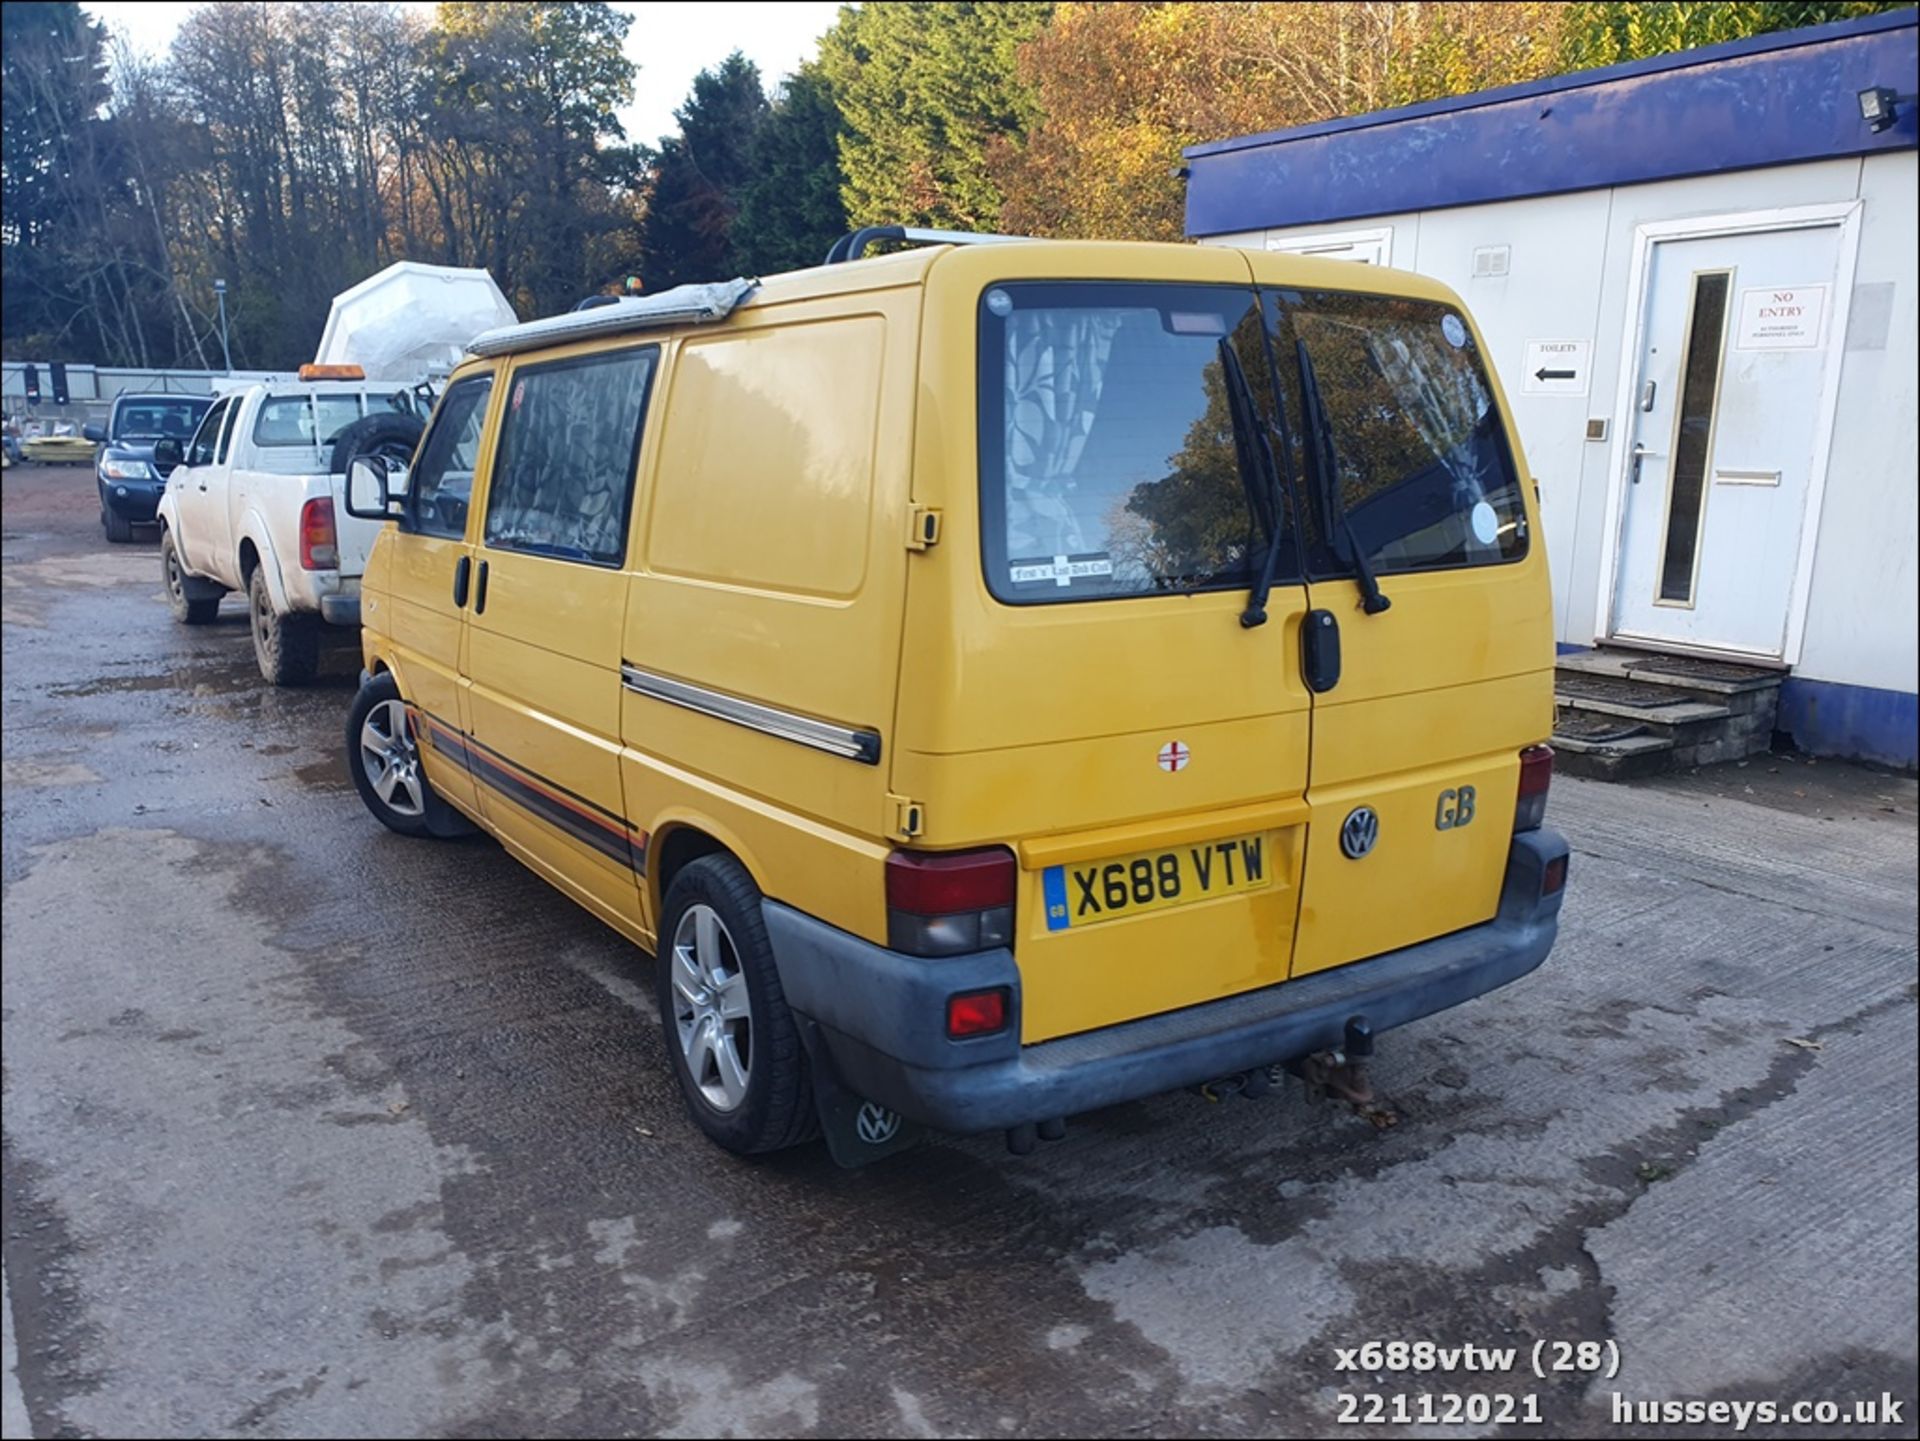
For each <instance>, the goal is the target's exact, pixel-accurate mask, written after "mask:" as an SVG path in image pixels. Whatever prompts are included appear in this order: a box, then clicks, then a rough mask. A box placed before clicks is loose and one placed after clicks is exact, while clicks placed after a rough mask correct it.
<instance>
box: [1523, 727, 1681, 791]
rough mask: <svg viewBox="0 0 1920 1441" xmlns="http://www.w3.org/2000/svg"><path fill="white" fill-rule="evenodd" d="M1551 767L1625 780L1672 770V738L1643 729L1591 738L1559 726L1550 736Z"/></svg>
mask: <svg viewBox="0 0 1920 1441" xmlns="http://www.w3.org/2000/svg"><path fill="white" fill-rule="evenodd" d="M1553 767H1554V769H1555V770H1556V771H1559V772H1561V773H1563V774H1565V775H1573V776H1584V777H1586V778H1587V779H1589V780H1598V781H1624V780H1632V779H1634V778H1635V777H1638V776H1648V775H1657V774H1658V773H1659V772H1661V771H1665V770H1671V769H1673V740H1672V738H1671V737H1669V736H1657V735H1652V734H1649V733H1646V732H1640V733H1637V734H1628V735H1624V736H1620V737H1618V738H1615V739H1604V740H1591V739H1586V738H1584V737H1581V736H1578V735H1570V734H1567V733H1564V732H1562V731H1560V730H1558V729H1556V730H1555V731H1554V735H1553Z"/></svg>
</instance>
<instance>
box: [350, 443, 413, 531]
mask: <svg viewBox="0 0 1920 1441" xmlns="http://www.w3.org/2000/svg"><path fill="white" fill-rule="evenodd" d="M406 494H407V473H406V471H405V470H404V469H401V470H399V471H398V472H397V473H396V471H395V469H394V467H393V466H391V465H389V464H388V462H387V458H386V457H385V456H384V455H356V456H355V457H354V458H353V461H352V463H351V464H349V465H348V466H347V495H346V502H347V514H348V515H355V516H358V517H359V518H360V519H362V520H393V519H395V518H396V517H397V516H399V515H400V513H401V512H400V511H399V510H398V509H397V508H396V507H395V505H394V502H395V501H397V500H398V501H404V500H405V498H406Z"/></svg>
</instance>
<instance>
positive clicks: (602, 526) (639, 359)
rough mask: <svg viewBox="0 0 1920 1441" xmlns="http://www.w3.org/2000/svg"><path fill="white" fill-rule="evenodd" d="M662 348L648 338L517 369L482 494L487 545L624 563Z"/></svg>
mask: <svg viewBox="0 0 1920 1441" xmlns="http://www.w3.org/2000/svg"><path fill="white" fill-rule="evenodd" d="M658 354H659V351H658V349H657V348H656V347H653V346H648V347H646V348H644V349H640V350H623V351H615V352H613V353H611V354H602V355H589V356H582V357H580V358H579V359H577V360H560V361H554V362H552V363H551V364H547V365H539V366H528V367H523V368H520V369H517V370H515V371H514V373H513V380H512V384H513V390H512V393H511V394H510V395H509V396H508V399H507V412H506V415H505V416H504V417H503V418H502V420H501V422H500V454H499V456H498V458H497V459H496V460H495V461H494V465H493V483H492V485H491V487H490V488H489V490H488V493H487V530H486V543H487V544H488V545H489V546H491V547H493V548H494V549H496V550H520V551H526V552H528V553H530V554H533V555H546V556H553V557H556V558H558V559H561V560H579V561H586V562H589V563H591V564H594V565H616V566H617V565H619V564H620V562H621V560H622V559H623V558H624V556H625V554H626V541H627V516H628V512H629V510H630V508H631V506H632V503H633V480H634V470H635V468H636V465H637V462H638V460H639V454H640V427H641V423H642V421H643V420H644V419H645V417H646V405H647V388H648V385H649V383H650V382H651V380H652V378H653V367H654V360H655V358H656V356H657V355H658Z"/></svg>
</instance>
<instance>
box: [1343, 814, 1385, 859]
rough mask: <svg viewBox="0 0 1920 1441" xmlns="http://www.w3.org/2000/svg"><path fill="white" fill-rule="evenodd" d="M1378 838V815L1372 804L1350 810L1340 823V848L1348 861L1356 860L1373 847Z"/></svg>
mask: <svg viewBox="0 0 1920 1441" xmlns="http://www.w3.org/2000/svg"><path fill="white" fill-rule="evenodd" d="M1379 839H1380V817H1379V815H1377V814H1376V813H1375V811H1374V809H1373V807H1372V806H1360V807H1358V808H1356V809H1355V810H1353V811H1350V812H1349V813H1348V815H1347V818H1346V819H1345V820H1344V821H1342V822H1341V823H1340V850H1341V852H1342V853H1343V854H1344V855H1345V856H1346V858H1347V859H1348V860H1350V861H1357V860H1359V859H1360V858H1361V857H1362V856H1364V855H1365V854H1366V853H1367V852H1368V851H1370V850H1372V849H1373V843H1374V842H1375V841H1377V840H1379Z"/></svg>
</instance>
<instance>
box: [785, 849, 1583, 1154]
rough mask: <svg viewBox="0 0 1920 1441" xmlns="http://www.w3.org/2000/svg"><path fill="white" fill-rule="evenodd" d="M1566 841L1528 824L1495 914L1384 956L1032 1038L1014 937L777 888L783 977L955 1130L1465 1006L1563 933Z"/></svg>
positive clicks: (848, 1064) (1098, 1102)
mask: <svg viewBox="0 0 1920 1441" xmlns="http://www.w3.org/2000/svg"><path fill="white" fill-rule="evenodd" d="M1566 855H1567V843H1566V841H1565V839H1564V838H1563V837H1561V836H1560V834H1559V833H1558V832H1556V831H1551V830H1539V831H1530V832H1528V833H1526V834H1524V835H1519V836H1515V837H1514V841H1513V849H1512V851H1511V853H1510V855H1509V857H1508V861H1507V876H1506V882H1505V885H1504V888H1503V890H1502V892H1501V897H1500V908H1499V910H1498V912H1497V913H1496V914H1495V916H1494V918H1493V919H1492V920H1491V921H1488V922H1487V923H1486V924H1484V925H1479V926H1474V927H1471V928H1470V929H1468V930H1464V931H1456V932H1454V933H1453V934H1452V935H1449V936H1441V937H1438V938H1436V939H1434V940H1431V941H1423V942H1421V943H1420V944H1419V945H1414V946H1408V947H1406V948H1405V949H1403V950H1398V951H1390V952H1388V953H1387V954H1385V955H1381V956H1375V957H1373V958H1372V959H1370V960H1365V961H1355V962H1353V963H1352V964H1350V965H1345V966H1338V967H1335V968H1334V969H1332V970H1327V971H1319V972H1316V973H1314V974H1313V975H1309V976H1304V977H1302V978H1300V979H1299V980H1294V981H1287V982H1284V983H1283V984H1281V985H1277V986H1269V987H1266V988H1265V989H1262V990H1258V991H1250V992H1247V993H1246V994H1244V995H1239V996H1232V997H1229V998H1228V999H1226V1000H1222V1001H1214V1002H1210V1003H1208V1004H1206V1005H1200V1006H1190V1007H1187V1008H1186V1009H1184V1010H1179V1011H1170V1012H1167V1013H1166V1014H1164V1015H1158V1016H1149V1017H1147V1018H1145V1019H1143V1020H1138V1021H1130V1022H1127V1023H1125V1024H1122V1025H1117V1026H1108V1027H1105V1028H1103V1029H1101V1030H1097V1031H1089V1032H1086V1033H1084V1034H1082V1035H1077V1036H1066V1037H1063V1038H1061V1039H1059V1040H1053V1041H1043V1042H1041V1043H1039V1044H1038V1045H1032V1046H1022V1045H1020V1043H1019V1033H1020V1024H1019V995H1020V975H1019V969H1018V967H1016V966H1015V964H1014V960H1013V955H1012V953H1011V952H1010V951H1007V950H996V951H982V952H978V953H976V954H973V955H967V956H954V957H948V958H945V959H940V960H923V959H921V958H919V957H915V956H906V955H901V954H899V953H898V952H895V951H889V950H887V949H885V948H884V947H881V946H876V945H873V944H871V943H870V942H867V941H863V940H861V939H860V938H859V937H857V936H852V935H849V934H847V933H846V932H845V931H841V930H838V929H836V928H835V927H832V926H829V925H826V924H825V923H824V922H821V921H817V920H815V919H814V918H812V917H811V916H808V915H805V914H803V913H802V912H800V911H796V910H794V909H792V908H791V907H788V906H783V905H781V904H780V903H778V902H777V901H767V902H764V903H763V909H764V913H765V916H766V924H767V934H768V937H769V939H771V941H772V942H773V949H774V956H775V958H776V960H777V962H778V964H779V968H780V980H781V985H782V987H783V989H784V990H785V991H786V995H787V1000H788V1002H789V1003H790V1004H791V1005H792V1007H793V1008H794V1010H795V1011H797V1012H799V1013H800V1014H801V1015H803V1016H805V1017H807V1018H809V1019H810V1020H812V1021H813V1022H814V1023H815V1024H816V1026H817V1028H818V1035H819V1037H820V1042H821V1045H822V1046H823V1047H824V1049H825V1051H826V1053H827V1054H826V1056H825V1057H821V1056H816V1057H815V1063H816V1064H820V1063H821V1062H822V1061H825V1062H828V1063H830V1064H831V1065H832V1066H833V1068H834V1070H835V1071H836V1072H837V1074H838V1077H839V1079H840V1081H841V1082H842V1083H843V1084H844V1085H845V1086H846V1087H847V1088H848V1089H850V1090H853V1091H856V1092H858V1093H859V1094H860V1095H862V1096H864V1097H866V1098H868V1099H870V1100H875V1101H879V1102H880V1103H881V1104H883V1105H887V1106H891V1107H892V1108H893V1109H894V1110H897V1111H899V1112H900V1113H901V1114H903V1115H905V1116H908V1117H910V1118H912V1119H913V1120H916V1121H920V1122H923V1123H924V1124H926V1125H930V1126H934V1127H937V1128H938V1129H940V1130H944V1131H955V1132H962V1133H965V1132H972V1131H991V1130H1000V1129H1002V1128H1005V1127H1008V1126H1016V1125H1021V1124H1024V1123H1026V1122H1029V1121H1044V1120H1050V1119H1053V1118H1055V1117H1065V1116H1071V1115H1075V1114H1078V1113H1080V1112H1083V1111H1091V1110H1095V1109H1097V1108H1099V1107H1101V1106H1111V1105H1116V1104H1118V1103H1120V1102H1122V1101H1131V1100H1138V1099H1140V1098H1141V1097H1144V1096H1151V1095H1157V1094H1158V1093H1160V1092H1162V1091H1170V1090H1174V1089H1177V1088H1179V1087H1181V1086H1189V1085H1197V1084H1199V1083H1201V1082H1204V1081H1210V1080H1213V1079H1215V1078H1217V1077H1220V1076H1225V1075H1229V1074H1232V1073H1234V1072H1237V1071H1245V1070H1251V1069H1253V1068H1254V1067H1256V1066H1265V1065H1270V1064H1272V1063H1274V1062H1276V1061H1286V1060H1292V1059H1294V1058H1295V1057H1298V1056H1304V1055H1308V1054H1311V1053H1312V1052H1314V1051H1321V1050H1327V1049H1330V1048H1332V1047H1334V1046H1337V1045H1339V1044H1340V1042H1341V1040H1342V1038H1343V1036H1344V1033H1345V1029H1346V1023H1347V1020H1348V1018H1349V1017H1351V1016H1356V1015H1364V1016H1365V1017H1366V1018H1367V1020H1368V1021H1370V1022H1371V1023H1372V1025H1373V1029H1374V1030H1375V1032H1376V1033H1377V1032H1380V1031H1385V1030H1389V1029H1391V1028H1392V1027H1394V1026H1399V1025H1404V1024H1406V1023H1407V1022H1408V1021H1415V1020H1418V1019H1420V1018H1421V1017H1422V1016H1430V1015H1432V1014H1434V1013H1435V1012H1436V1011H1443V1010H1446V1009H1447V1008H1449V1007H1451V1006H1457V1005H1459V1004H1460V1003H1461V1002H1463V1001H1469V1000H1472V999H1473V998H1474V997H1475V996H1479V995H1484V994H1485V993H1486V992H1488V991H1491V990H1494V989H1496V988H1497V987H1500V986H1504V985H1506V984H1507V983H1508V982H1509V981H1513V980H1517V979H1518V978H1519V977H1521V976H1524V975H1525V974H1526V973H1527V972H1529V971H1531V970H1533V969H1534V968H1535V967H1536V966H1538V965H1539V964H1540V963H1541V962H1542V961H1544V960H1545V959H1546V957H1547V952H1548V951H1549V950H1550V949H1552V946H1553V941H1554V936H1555V934H1556V932H1557V930H1558V928H1559V915H1560V903H1561V899H1562V897H1563V896H1564V894H1565V891H1564V887H1563V888H1562V889H1560V890H1556V891H1555V892H1554V893H1553V894H1552V895H1547V896H1542V895H1541V893H1540V888H1541V884H1542V880H1543V877H1544V875H1545V872H1546V869H1547V867H1548V865H1549V864H1551V863H1552V862H1553V861H1555V860H1556V859H1560V858H1564V857H1565V856H1566ZM989 986H1006V987H1008V988H1009V990H1010V994H1011V996H1012V998H1013V1016H1012V1023H1011V1024H1010V1025H1009V1026H1008V1028H1007V1030H1006V1031H1004V1032H1002V1033H1001V1034H999V1035H995V1036H988V1037H981V1038H977V1039H972V1040H966V1041H952V1040H949V1039H948V1038H947V1036H946V1032H945V1030H944V1022H945V1016H946V998H947V996H949V995H951V994H953V993H954V992H957V991H967V990H976V989H981V988H985V987H989Z"/></svg>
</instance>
